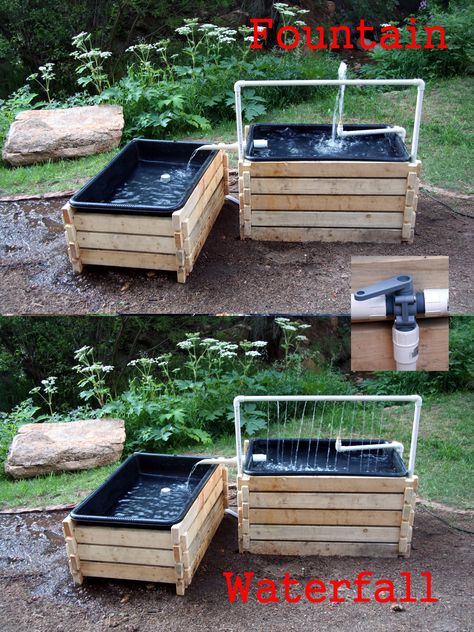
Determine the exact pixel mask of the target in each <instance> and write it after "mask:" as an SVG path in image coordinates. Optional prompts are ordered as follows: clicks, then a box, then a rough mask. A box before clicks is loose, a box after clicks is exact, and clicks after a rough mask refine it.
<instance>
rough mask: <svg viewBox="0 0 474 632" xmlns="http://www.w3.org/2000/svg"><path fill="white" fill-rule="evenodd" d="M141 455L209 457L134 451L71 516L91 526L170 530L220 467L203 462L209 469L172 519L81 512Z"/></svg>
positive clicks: (196, 460) (191, 458) (180, 519)
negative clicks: (120, 516) (98, 514)
mask: <svg viewBox="0 0 474 632" xmlns="http://www.w3.org/2000/svg"><path fill="white" fill-rule="evenodd" d="M141 456H144V457H164V458H167V459H171V458H178V459H180V460H188V461H189V462H191V461H193V462H194V463H193V464H195V463H197V462H199V461H201V460H203V459H205V458H209V457H203V456H193V455H181V454H159V453H155V452H134V453H133V454H130V455H129V456H128V457H127V458H126V459H125V461H124V462H123V463H121V464H120V465H119V466H118V467H117V468H116V469H115V470H114V471H113V472H112V473H111V474H109V476H108V477H107V478H106V479H105V481H103V482H102V483H101V484H100V485H99V487H97V488H96V489H95V490H94V491H93V492H91V493H90V494H88V495H87V496H86V498H84V499H83V500H81V502H79V503H78V504H77V505H76V506H75V507H74V509H72V510H71V512H70V516H71V518H72V519H73V520H74V521H75V522H77V523H78V524H83V525H89V526H103V527H112V528H113V527H120V528H134V529H136V528H146V529H150V528H152V529H157V530H169V529H170V528H171V527H172V526H174V525H175V524H178V523H179V522H181V521H182V520H183V519H184V517H185V516H186V514H187V513H188V511H189V509H190V508H191V506H192V504H193V503H194V502H195V500H196V498H197V497H198V495H199V494H200V492H201V491H202V489H203V488H204V486H205V485H206V483H207V482H208V480H209V479H210V478H211V476H212V474H213V473H214V472H215V471H216V469H217V467H218V465H219V464H218V463H216V464H215V465H214V464H203V466H204V465H205V466H206V467H207V468H208V469H207V472H206V474H205V475H204V476H202V477H201V480H200V482H199V484H198V485H196V487H195V488H194V489H193V493H192V496H190V499H189V500H188V502H187V503H186V504H185V505H184V508H183V510H182V511H181V513H180V514H179V515H178V516H177V517H176V518H173V519H172V520H154V519H148V518H146V519H143V518H117V517H114V516H97V515H91V514H80V513H79V512H80V510H81V509H82V508H83V507H84V506H85V505H86V504H87V503H89V502H90V501H91V500H93V499H94V498H95V497H97V496H98V495H99V494H100V493H101V492H102V491H103V490H104V489H105V488H106V487H107V485H108V484H109V483H110V481H111V480H112V479H113V478H115V477H116V476H117V475H119V474H120V472H122V471H123V470H124V469H125V468H126V467H127V466H128V465H129V463H130V462H131V461H133V460H134V459H137V458H139V457H141Z"/></svg>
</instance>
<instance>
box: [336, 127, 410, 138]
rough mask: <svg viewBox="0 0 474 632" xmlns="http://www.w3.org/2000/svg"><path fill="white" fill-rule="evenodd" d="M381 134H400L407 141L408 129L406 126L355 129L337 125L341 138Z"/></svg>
mask: <svg viewBox="0 0 474 632" xmlns="http://www.w3.org/2000/svg"><path fill="white" fill-rule="evenodd" d="M377 134H378V135H380V134H398V135H399V136H401V139H402V141H405V137H406V135H407V131H406V129H405V128H404V127H398V126H394V127H384V128H381V129H354V130H344V128H343V126H342V125H338V126H337V135H338V136H340V137H341V138H346V137H347V136H376V135H377Z"/></svg>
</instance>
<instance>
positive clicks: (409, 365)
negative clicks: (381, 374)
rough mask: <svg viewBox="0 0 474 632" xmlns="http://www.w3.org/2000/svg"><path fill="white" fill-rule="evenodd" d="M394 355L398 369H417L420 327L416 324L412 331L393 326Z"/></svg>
mask: <svg viewBox="0 0 474 632" xmlns="http://www.w3.org/2000/svg"><path fill="white" fill-rule="evenodd" d="M392 342H393V357H394V359H395V364H396V367H397V371H416V363H417V360H418V348H419V343H420V328H419V327H418V325H416V326H415V328H414V329H412V330H411V331H399V330H398V329H396V328H395V325H394V326H393V327H392Z"/></svg>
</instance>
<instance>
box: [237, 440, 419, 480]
mask: <svg viewBox="0 0 474 632" xmlns="http://www.w3.org/2000/svg"><path fill="white" fill-rule="evenodd" d="M335 443H336V442H335V440H334V439H319V440H318V439H311V440H310V439H251V440H250V441H249V447H248V450H247V455H246V459H245V463H244V472H245V474H250V475H252V476H271V475H272V474H274V475H279V476H282V475H283V476H301V475H305V476H306V475H308V476H312V475H314V476H318V475H319V476H327V475H331V476H393V477H405V476H406V475H407V473H408V470H407V468H406V466H405V464H404V463H403V461H402V459H401V458H400V455H399V454H398V452H396V451H395V450H393V449H392V448H390V449H387V450H385V449H382V448H378V449H374V450H360V451H359V450H358V451H355V452H336V448H335ZM348 443H350V444H351V445H361V444H365V445H367V444H371V443H388V442H387V441H384V440H383V439H382V440H380V439H353V440H352V441H351V442H348V441H343V445H348ZM254 454H265V455H266V457H267V458H266V461H265V462H258V461H254V460H253V455H254Z"/></svg>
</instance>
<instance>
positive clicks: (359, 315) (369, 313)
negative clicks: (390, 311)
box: [351, 294, 387, 320]
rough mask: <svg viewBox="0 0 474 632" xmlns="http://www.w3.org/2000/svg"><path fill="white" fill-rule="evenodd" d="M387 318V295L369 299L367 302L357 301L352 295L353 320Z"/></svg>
mask: <svg viewBox="0 0 474 632" xmlns="http://www.w3.org/2000/svg"><path fill="white" fill-rule="evenodd" d="M386 316H387V302H386V300H385V294H381V295H380V296H375V297H374V298H369V299H367V300H366V301H356V300H355V297H354V294H351V319H352V320H381V319H383V318H386Z"/></svg>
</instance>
